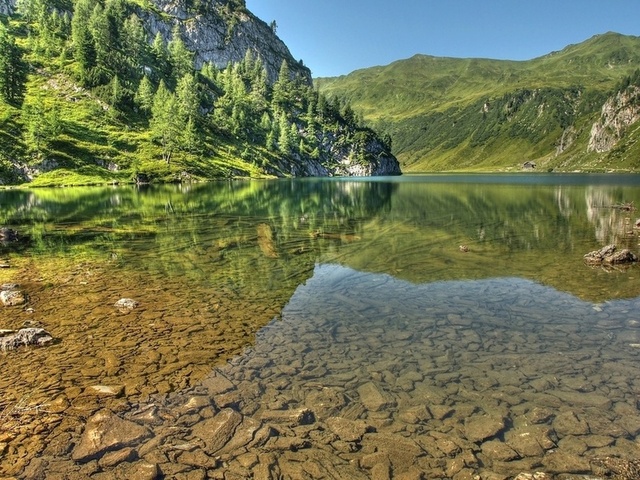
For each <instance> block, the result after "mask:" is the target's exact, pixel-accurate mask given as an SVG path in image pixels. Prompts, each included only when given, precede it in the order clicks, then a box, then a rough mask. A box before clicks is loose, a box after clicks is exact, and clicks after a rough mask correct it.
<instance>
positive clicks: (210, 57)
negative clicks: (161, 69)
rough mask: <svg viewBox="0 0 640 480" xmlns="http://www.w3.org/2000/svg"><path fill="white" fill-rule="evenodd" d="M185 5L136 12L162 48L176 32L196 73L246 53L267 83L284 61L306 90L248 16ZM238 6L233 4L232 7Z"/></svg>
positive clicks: (1, 7) (217, 6)
mask: <svg viewBox="0 0 640 480" xmlns="http://www.w3.org/2000/svg"><path fill="white" fill-rule="evenodd" d="M189 3H193V2H188V1H187V0H151V3H150V4H151V5H152V7H151V8H144V9H142V8H139V11H138V15H139V16H140V17H141V18H142V19H144V20H145V24H146V27H147V32H148V33H149V38H150V40H151V39H153V38H154V36H155V35H156V33H157V32H160V33H161V35H162V36H163V38H164V39H165V41H166V42H169V41H170V40H171V38H172V37H171V33H172V30H173V28H174V26H175V25H178V26H179V27H180V30H181V32H182V34H183V40H184V41H185V43H186V46H187V48H189V50H192V51H193V52H195V61H196V67H200V66H201V65H202V64H203V63H204V62H211V63H213V64H214V65H216V66H217V67H219V68H222V67H226V66H227V65H228V64H229V63H235V62H239V61H241V60H242V59H243V58H244V56H245V54H246V52H247V50H251V51H252V53H253V54H254V56H255V57H260V58H261V59H262V61H263V63H264V65H265V67H266V69H267V74H268V77H269V79H270V80H271V81H272V82H273V81H275V80H276V79H277V77H278V72H279V71H280V66H281V65H282V61H283V60H286V61H287V63H288V64H289V69H290V71H291V73H292V74H294V75H300V76H302V77H303V78H305V79H306V80H307V81H308V82H309V84H311V72H310V70H309V69H308V68H307V67H305V66H304V65H303V64H302V62H301V61H298V60H296V59H294V57H293V56H292V55H291V52H290V51H289V49H288V48H287V46H286V45H285V44H284V42H283V41H282V40H280V38H278V36H277V35H276V34H275V32H274V30H273V29H272V28H271V27H270V26H269V25H267V24H266V23H265V22H264V21H262V20H260V19H259V18H257V17H256V16H255V15H253V14H252V13H251V12H249V11H248V10H247V9H246V8H245V7H244V6H235V7H234V6H232V5H231V4H232V2H230V1H228V0H210V1H209V2H207V3H206V4H205V3H203V4H202V5H201V6H199V7H197V8H189V7H188V6H187V5H188V4H189ZM235 3H238V2H235ZM15 5H16V0H0V15H11V14H12V13H14V11H15Z"/></svg>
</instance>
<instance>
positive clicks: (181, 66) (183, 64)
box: [167, 24, 193, 84]
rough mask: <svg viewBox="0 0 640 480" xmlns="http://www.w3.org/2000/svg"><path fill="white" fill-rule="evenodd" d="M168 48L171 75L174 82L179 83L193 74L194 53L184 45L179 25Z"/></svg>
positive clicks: (173, 32)
mask: <svg viewBox="0 0 640 480" xmlns="http://www.w3.org/2000/svg"><path fill="white" fill-rule="evenodd" d="M167 48H168V50H169V62H170V64H171V74H172V77H173V81H174V82H175V83H177V82H178V80H179V79H181V78H182V77H184V76H185V75H187V74H190V73H193V53H192V52H190V51H189V50H188V49H187V47H186V45H185V44H184V41H183V40H182V36H181V34H180V27H179V25H178V24H176V26H175V27H174V28H173V31H172V33H171V41H170V42H169V45H168V47H167ZM175 83H174V84H175Z"/></svg>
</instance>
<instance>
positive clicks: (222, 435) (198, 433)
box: [191, 408, 242, 455]
mask: <svg viewBox="0 0 640 480" xmlns="http://www.w3.org/2000/svg"><path fill="white" fill-rule="evenodd" d="M240 423H242V415H240V414H239V413H238V412H236V411H235V410H232V409H230V408H225V409H223V410H221V411H220V412H219V413H218V414H217V415H216V416H215V417H213V418H208V419H206V420H204V421H202V422H200V423H198V424H196V425H194V427H193V428H192V429H191V434H192V435H193V436H195V437H198V438H200V439H201V440H203V441H204V442H205V445H206V447H207V448H206V453H207V454H209V455H214V454H215V453H216V452H218V451H219V450H221V449H222V448H224V446H225V445H227V443H229V442H230V441H231V439H232V438H233V436H234V434H235V431H236V429H237V428H238V425H240Z"/></svg>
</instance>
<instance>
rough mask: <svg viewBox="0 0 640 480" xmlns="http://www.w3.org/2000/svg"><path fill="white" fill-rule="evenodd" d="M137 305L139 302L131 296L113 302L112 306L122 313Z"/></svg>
mask: <svg viewBox="0 0 640 480" xmlns="http://www.w3.org/2000/svg"><path fill="white" fill-rule="evenodd" d="M138 305H140V304H139V303H138V302H136V301H135V300H133V299H131V298H121V299H120V300H118V301H117V302H116V303H114V304H113V306H114V307H116V308H117V309H118V310H120V312H122V313H128V312H130V311H131V310H133V309H134V308H136V307H137V306H138Z"/></svg>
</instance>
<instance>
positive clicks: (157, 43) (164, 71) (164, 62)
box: [151, 32, 170, 83]
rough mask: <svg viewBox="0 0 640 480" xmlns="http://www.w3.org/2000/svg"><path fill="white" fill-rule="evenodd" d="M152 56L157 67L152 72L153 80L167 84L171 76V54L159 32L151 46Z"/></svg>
mask: <svg viewBox="0 0 640 480" xmlns="http://www.w3.org/2000/svg"><path fill="white" fill-rule="evenodd" d="M151 56H152V58H153V63H154V64H155V66H156V68H155V69H154V71H153V72H152V75H153V80H155V82H156V83H157V82H160V80H164V81H165V82H166V81H167V80H169V74H170V67H169V52H168V51H167V46H166V45H165V43H164V39H163V38H162V34H161V33H160V32H157V33H156V36H155V37H154V38H153V43H152V44H151Z"/></svg>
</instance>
